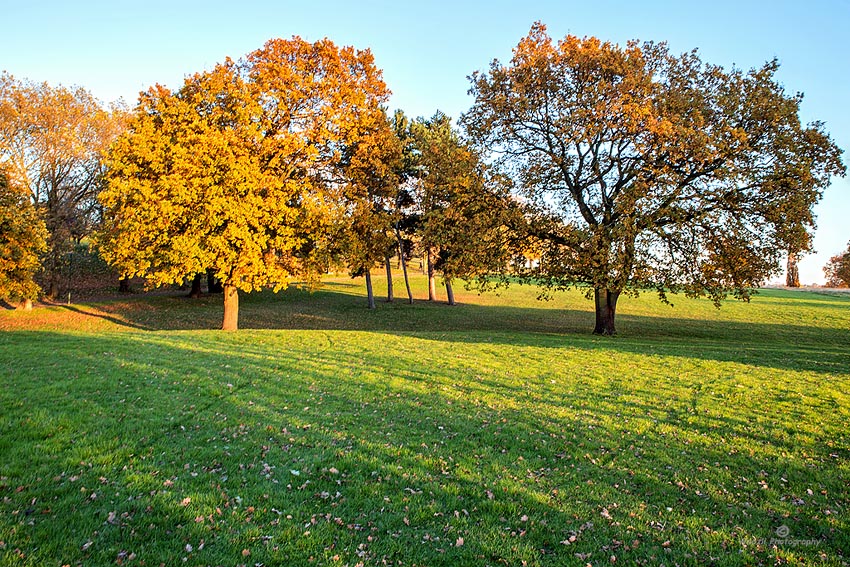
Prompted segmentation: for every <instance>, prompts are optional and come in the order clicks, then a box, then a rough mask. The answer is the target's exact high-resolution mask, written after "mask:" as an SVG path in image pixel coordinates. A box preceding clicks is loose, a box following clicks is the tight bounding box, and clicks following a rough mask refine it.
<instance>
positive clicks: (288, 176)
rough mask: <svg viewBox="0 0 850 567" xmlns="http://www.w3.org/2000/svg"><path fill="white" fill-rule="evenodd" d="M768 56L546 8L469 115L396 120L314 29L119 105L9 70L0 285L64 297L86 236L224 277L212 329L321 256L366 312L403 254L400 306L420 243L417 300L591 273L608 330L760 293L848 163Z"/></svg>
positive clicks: (478, 91) (2, 107) (359, 71)
mask: <svg viewBox="0 0 850 567" xmlns="http://www.w3.org/2000/svg"><path fill="white" fill-rule="evenodd" d="M777 69H778V63H777V62H776V61H775V60H774V61H769V62H767V63H766V64H765V65H763V66H762V67H760V68H756V69H752V70H750V71H747V72H745V71H742V70H739V69H734V68H733V69H731V70H725V69H723V68H721V67H717V66H714V65H710V64H706V63H703V62H702V61H701V60H700V58H699V56H698V54H697V52H696V51H693V52H689V53H685V54H682V55H676V54H673V53H670V51H669V50H668V48H667V46H666V45H665V44H663V43H662V44H656V43H643V44H640V43H638V42H629V43H628V44H626V45H625V46H618V45H614V44H611V43H607V42H602V41H600V40H598V39H596V38H585V39H579V38H576V37H572V36H567V37H565V38H564V39H563V40H560V41H553V40H552V39H551V38H550V37H549V36H548V35H547V33H546V28H545V26H543V25H542V24H539V23H538V24H535V25H534V26H533V27H532V29H531V31H530V32H529V34H528V36H527V37H525V38H523V39H522V40H521V41H520V43H519V45H517V47H516V48H515V49H514V52H513V57H512V59H511V61H510V62H508V63H501V62H499V61H494V62H493V63H492V65H491V66H490V68H489V69H488V70H485V71H479V72H476V73H474V74H473V75H472V77H471V90H470V93H471V94H472V95H473V96H474V102H473V105H472V107H471V108H470V109H469V111H468V112H466V113H465V114H464V115H463V116H461V117H460V119H459V123H458V124H459V125H458V126H455V125H454V123H453V121H452V119H451V118H450V117H448V116H446V115H444V114H442V113H440V112H437V113H436V114H434V115H433V116H432V117H430V118H416V119H411V118H409V117H407V116H406V115H405V114H404V113H403V112H402V111H396V112H395V113H392V114H390V113H388V111H387V109H386V106H385V104H386V102H387V100H388V96H389V90H388V89H387V86H386V85H385V83H384V81H383V78H382V74H381V72H380V70H379V69H378V67H377V66H376V65H375V62H374V59H373V57H372V54H371V53H370V52H369V51H368V50H356V49H354V48H352V47H338V46H337V45H335V44H334V43H333V42H331V41H330V40H327V39H325V40H321V41H317V42H314V43H310V42H307V41H304V40H302V39H300V38H298V37H294V38H292V39H290V40H282V39H275V40H271V41H269V42H267V43H266V44H265V45H264V46H263V47H261V48H260V49H258V50H256V51H254V52H252V53H250V54H248V55H247V56H245V57H244V58H242V59H240V60H238V61H235V60H231V59H227V60H225V61H224V62H222V63H220V64H218V65H216V66H215V67H214V68H213V69H212V70H210V71H205V72H201V73H196V74H194V75H191V76H188V77H187V78H186V79H185V81H184V83H183V85H182V86H180V87H179V88H178V89H176V90H173V91H172V90H170V89H167V88H165V87H162V86H159V85H157V86H154V87H152V88H150V89H149V90H147V91H146V92H144V93H141V95H140V98H139V101H138V104H137V105H136V106H135V108H134V109H132V110H127V109H125V108H124V107H122V106H114V107H112V108H110V109H104V108H103V107H102V106H101V105H100V104H99V103H97V101H95V100H94V99H93V98H92V97H91V95H90V94H89V93H87V92H86V91H84V90H82V89H76V90H71V89H65V88H62V87H58V88H54V87H49V86H48V85H44V84H42V85H36V84H32V83H29V82H26V81H18V80H16V79H14V78H13V77H11V76H9V75H7V74H3V75H2V77H0V164H2V166H3V173H2V178H0V179H2V185H0V190H2V193H3V195H5V196H4V197H3V199H2V201H0V205H2V206H3V207H4V208H6V209H8V210H13V211H17V212H15V213H13V214H9V213H3V214H5V215H7V217H9V218H14V219H15V221H14V222H11V221H8V220H4V221H2V223H0V227H2V238H3V239H5V240H4V241H3V242H9V243H10V244H8V245H7V246H4V250H7V249H8V250H9V252H8V253H6V252H5V251H4V256H3V258H2V261H3V263H2V264H0V271H2V273H0V296H6V297H15V298H23V299H33V298H34V297H35V296H36V295H37V293H38V290H37V288H36V287H35V286H34V285H33V283H32V281H33V277H34V275H35V273H36V272H37V271H39V270H40V271H41V272H42V273H43V274H44V278H43V281H44V282H46V284H45V285H46V289H45V290H44V293H45V294H46V295H47V296H48V297H50V296H52V295H55V293H56V289H57V285H58V282H57V278H56V276H55V274H56V273H58V270H59V267H60V265H61V262H62V259H63V257H65V256H66V255H67V252H68V250H69V247H70V246H72V245H73V244H74V243H79V242H80V241H82V240H84V239H92V238H93V241H94V242H95V243H96V246H97V249H98V251H99V253H100V254H101V255H102V257H103V258H104V259H105V260H106V261H108V262H109V263H110V265H112V266H114V267H115V268H116V269H117V270H118V271H119V272H120V273H121V275H122V276H123V277H125V278H129V277H144V278H145V279H146V280H147V281H148V283H149V285H152V286H158V285H165V284H172V283H183V282H186V281H193V282H195V283H196V285H197V286H198V287H197V290H199V289H200V287H199V286H200V282H201V278H202V277H204V276H206V277H208V278H209V281H210V285H211V286H213V284H216V283H218V284H220V285H221V289H222V292H223V295H224V306H225V313H224V320H223V324H222V328H224V329H236V328H237V327H238V297H239V292H240V291H242V292H245V293H247V292H251V291H253V290H258V289H262V288H267V287H271V288H274V289H280V288H282V287H285V286H286V285H288V284H289V282H291V281H293V280H296V279H297V280H298V281H306V282H316V281H318V280H319V278H320V277H321V274H322V273H324V272H325V271H326V270H327V268H328V266H330V265H342V266H345V267H346V269H347V270H348V271H349V273H350V274H351V275H352V276H354V277H357V276H363V277H364V279H365V282H366V288H367V302H368V306H369V307H371V308H374V306H375V297H374V292H373V288H372V275H373V271H374V270H375V269H376V268H379V267H380V266H384V267H385V268H386V270H387V274H388V276H391V271H390V270H391V268H390V262H391V260H392V259H393V258H397V259H398V260H399V263H400V265H401V267H402V270H403V273H404V276H405V283H406V293H407V300H408V301H410V302H412V301H413V298H412V294H411V292H410V286H409V282H408V280H407V263H408V261H409V260H410V259H411V258H412V257H413V255H414V254H415V255H417V256H418V257H422V258H424V263H425V266H424V268H425V271H426V273H427V274H428V279H429V292H428V295H429V299H430V300H435V299H436V293H437V291H436V288H437V283H436V282H437V277H438V276H439V277H440V279H441V280H442V282H443V284H444V285H445V287H446V293H447V296H448V302H449V303H450V304H451V303H454V292H453V284H454V283H455V282H456V281H458V280H462V281H465V282H466V283H467V285H472V286H476V287H477V288H478V289H480V290H485V289H490V288H492V287H495V286H500V285H509V284H510V283H512V282H527V283H534V284H536V285H540V286H542V288H543V290H544V294H545V293H548V292H551V291H555V290H560V289H566V288H571V287H580V288H581V289H584V290H585V291H586V293H587V295H588V297H591V298H593V300H594V303H595V311H596V325H595V328H594V332H596V333H599V334H613V333H614V332H615V331H616V327H615V315H616V308H617V302H618V300H619V298H620V297H621V295H622V294H637V293H639V292H640V291H642V290H647V289H649V290H654V291H655V292H656V293H657V294H658V295H659V297H660V298H661V299H662V300H663V301H667V300H668V294H671V293H684V294H686V295H688V296H693V297H697V296H708V297H709V298H711V299H712V300H713V301H714V302H715V303H717V304H719V302H720V301H721V300H722V299H723V298H725V297H726V296H727V295H728V294H732V295H733V296H735V297H737V298H740V299H748V298H749V296H750V293H751V290H752V289H753V288H754V287H758V286H759V285H760V283H761V282H763V281H764V280H765V279H766V278H768V277H770V276H771V275H774V274H776V273H777V272H778V271H779V270H780V267H781V261H782V259H783V258H786V257H787V258H788V264H787V266H788V275H789V278H791V276H792V275H793V274H792V272H791V269H792V267H793V268H794V269H796V259H797V257H798V256H799V255H800V254H804V253H805V252H806V251H808V250H810V248H811V231H812V229H813V226H814V218H813V213H812V208H813V206H814V204H815V203H817V202H818V200H819V199H820V197H821V195H822V192H823V190H824V189H825V188H826V187H827V186H828V185H829V183H830V180H831V178H832V177H833V176H836V175H843V174H844V172H845V167H844V164H843V163H842V161H841V150H840V149H839V148H838V147H837V146H836V145H835V143H834V142H833V141H832V140H831V139H830V137H829V135H828V134H827V133H826V132H825V130H824V127H823V124H822V123H819V122H814V123H811V124H808V125H803V124H801V123H800V119H799V106H800V103H801V101H802V95H788V94H786V93H785V92H784V90H783V88H782V86H781V85H780V84H779V83H778V82H777V81H776V79H775V74H776V71H777ZM27 192H28V193H27ZM24 195H25V196H26V197H27V198H23V197H22V196H24ZM7 217H0V218H7ZM22 227H25V228H22ZM12 242H14V245H13V244H11V243H12ZM845 256H847V254H845ZM36 258H37V259H38V260H37V261H36V260H34V259H36ZM842 258H843V257H842ZM531 260H533V261H531ZM842 261H843V260H839V257H835V258H833V260H832V261H831V263H830V266H836V267H833V268H829V270H831V271H828V276H829V277H830V278H831V279H830V281H838V280H837V279H835V278H840V277H841V276H840V274H843V272H842V271H841V270H842V269H843V268H840V267H837V266H839V264H840V265H843V264H841V262H842ZM845 263H846V262H845ZM387 280H388V285H389V289H388V297H387V299H388V300H390V301H392V300H393V299H394V298H395V292H394V290H393V287H392V278H391V277H388V278H387ZM125 281H126V279H125ZM843 281H845V282H846V280H843ZM11 282H16V283H14V284H13V283H11Z"/></svg>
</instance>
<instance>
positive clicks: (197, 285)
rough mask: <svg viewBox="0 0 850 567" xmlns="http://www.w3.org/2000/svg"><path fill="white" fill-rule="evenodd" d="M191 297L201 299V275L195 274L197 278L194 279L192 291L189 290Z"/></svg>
mask: <svg viewBox="0 0 850 567" xmlns="http://www.w3.org/2000/svg"><path fill="white" fill-rule="evenodd" d="M189 297H191V298H192V299H198V298H199V297H201V274H195V277H194V278H193V279H192V289H191V290H189Z"/></svg>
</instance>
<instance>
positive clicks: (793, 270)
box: [785, 252, 800, 287]
mask: <svg viewBox="0 0 850 567" xmlns="http://www.w3.org/2000/svg"><path fill="white" fill-rule="evenodd" d="M786 267H787V271H786V273H785V285H786V286H788V287H800V270H799V269H798V268H797V254H796V253H794V252H788V264H787V266H786Z"/></svg>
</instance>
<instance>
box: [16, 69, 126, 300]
mask: <svg viewBox="0 0 850 567" xmlns="http://www.w3.org/2000/svg"><path fill="white" fill-rule="evenodd" d="M124 114H125V109H124V108H123V107H122V106H121V105H120V104H117V105H113V107H112V108H111V109H106V108H104V107H103V106H102V105H101V103H100V102H99V101H98V100H97V99H95V98H94V97H93V96H92V94H91V93H89V92H88V91H86V90H85V89H82V88H67V87H63V86H58V87H54V86H50V85H48V84H47V83H33V82H30V81H20V80H17V79H15V78H14V77H12V76H11V75H8V74H6V73H3V74H2V75H0V162H3V163H5V164H6V166H7V167H8V168H9V171H10V173H11V174H12V175H15V176H16V177H17V178H18V179H20V181H21V183H22V185H23V186H24V188H25V189H28V190H29V193H30V197H31V199H32V202H33V203H34V204H35V206H36V207H37V208H38V209H39V210H40V211H41V214H42V217H43V218H44V222H45V224H46V226H47V230H48V233H49V236H48V240H47V250H46V252H47V254H46V257H45V259H44V262H43V269H44V271H45V276H46V279H47V282H48V289H47V294H48V295H49V296H54V295H56V293H57V292H58V290H57V286H58V273H59V269H60V268H61V264H62V261H63V257H64V255H65V254H66V253H67V252H69V251H70V250H72V245H73V244H74V243H75V242H78V241H79V240H80V239H82V238H84V237H86V236H88V235H90V234H91V232H92V230H93V229H94V228H95V226H96V225H97V223H98V222H99V220H100V207H99V205H98V202H97V195H98V193H99V192H100V190H101V189H102V188H103V173H104V163H103V157H104V154H105V151H106V149H107V147H108V146H109V144H110V143H111V142H112V141H113V140H114V139H115V137H116V136H117V135H118V134H119V133H120V132H121V130H122V128H123V120H124Z"/></svg>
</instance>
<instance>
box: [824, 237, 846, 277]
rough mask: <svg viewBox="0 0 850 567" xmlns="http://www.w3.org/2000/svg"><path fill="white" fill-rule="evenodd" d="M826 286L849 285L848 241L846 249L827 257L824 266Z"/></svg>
mask: <svg viewBox="0 0 850 567" xmlns="http://www.w3.org/2000/svg"><path fill="white" fill-rule="evenodd" d="M823 273H824V274H825V275H826V286H827V287H850V242H848V243H847V250H845V251H844V252H843V253H842V254H837V255H835V256H833V257H832V258H830V259H829V262H828V263H827V264H826V266H824V268H823Z"/></svg>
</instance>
